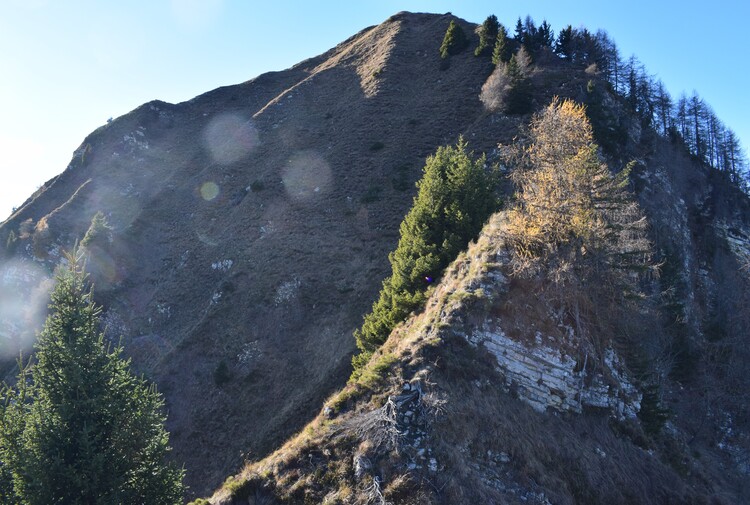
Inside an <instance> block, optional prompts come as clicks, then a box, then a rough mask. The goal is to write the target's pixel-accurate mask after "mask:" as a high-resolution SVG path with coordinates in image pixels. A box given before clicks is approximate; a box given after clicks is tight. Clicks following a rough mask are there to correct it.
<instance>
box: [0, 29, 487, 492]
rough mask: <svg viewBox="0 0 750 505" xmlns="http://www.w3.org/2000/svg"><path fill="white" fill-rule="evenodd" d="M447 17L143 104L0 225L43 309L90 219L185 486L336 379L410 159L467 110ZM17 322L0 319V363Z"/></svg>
mask: <svg viewBox="0 0 750 505" xmlns="http://www.w3.org/2000/svg"><path fill="white" fill-rule="evenodd" d="M447 23H448V18H446V17H444V16H436V15H398V16H394V17H393V18H391V19H390V20H388V21H387V22H385V23H384V24H382V25H380V26H377V27H373V28H368V29H365V30H363V31H362V32H360V33H359V34H357V35H355V36H354V37H352V38H351V39H349V40H347V41H345V42H343V43H342V44H340V45H339V46H337V47H335V48H334V49H332V50H330V51H329V52H327V53H325V54H323V55H321V56H318V57H316V58H312V59H310V60H307V61H304V62H302V63H300V64H299V65H297V66H295V67H293V68H291V69H289V70H287V71H283V72H276V73H271V74H265V75H262V76H260V77H258V78H256V79H254V80H252V81H249V82H247V83H243V84H240V85H237V86H229V87H225V88H219V89H217V90H214V91H212V92H209V93H206V94H204V95H201V96H199V97H197V98H195V99H193V100H191V101H189V102H185V103H181V104H178V105H171V104H167V103H163V102H158V101H155V102H151V103H148V104H145V105H143V106H141V107H139V108H138V109H136V110H134V111H133V112H131V113H130V114H128V115H126V116H123V117H121V118H118V119H116V120H114V121H112V122H111V123H109V124H107V125H105V126H103V127H101V128H100V129H98V130H97V131H95V132H93V133H92V134H91V135H90V136H89V137H87V138H86V139H85V140H84V142H83V143H82V144H81V147H80V148H79V149H78V150H77V151H76V153H75V155H74V157H73V160H72V161H71V163H70V165H69V167H68V168H67V169H66V170H65V171H64V172H63V173H61V174H60V175H59V176H58V177H56V178H55V179H53V180H51V181H49V182H47V183H46V184H45V185H44V186H43V187H42V188H41V189H40V190H39V191H38V192H37V193H36V194H35V195H33V196H32V197H31V198H30V199H29V200H28V201H27V202H26V203H25V204H24V205H23V206H21V207H20V208H19V209H18V211H17V212H16V213H15V214H14V215H13V216H12V217H11V218H10V219H9V220H7V221H6V222H5V223H3V224H2V225H1V226H0V236H2V238H3V243H5V242H6V239H7V237H8V235H9V234H10V232H11V231H13V232H14V234H15V235H16V236H17V237H19V240H18V242H16V243H15V244H14V246H15V254H14V255H13V256H11V257H8V258H5V259H4V263H3V269H4V272H5V273H4V276H3V279H4V281H3V282H4V283H5V286H6V288H11V289H12V292H11V294H10V295H9V296H10V297H13V298H14V299H17V298H18V293H19V292H24V293H27V294H28V296H30V297H35V299H37V300H38V304H39V305H41V307H42V310H41V311H40V312H43V307H44V306H45V305H46V301H44V296H43V295H41V296H39V295H36V294H35V293H37V292H38V291H39V290H40V289H41V287H40V285H42V287H43V285H44V279H46V278H47V276H48V275H49V272H50V271H51V269H52V268H53V266H54V264H55V263H56V262H57V261H58V260H59V257H60V256H59V251H60V249H61V248H67V247H70V246H71V245H72V244H73V242H74V241H75V240H80V239H81V238H82V237H83V235H84V234H85V232H86V230H87V228H88V227H89V223H90V221H91V219H92V217H93V216H94V214H95V213H96V212H98V211H101V212H103V213H104V214H105V215H106V217H107V220H108V222H109V224H110V225H111V226H112V228H113V230H112V241H111V242H110V243H108V244H107V245H106V247H103V248H99V250H98V251H97V252H96V254H95V255H94V257H93V258H92V259H91V260H90V268H91V269H94V270H95V271H96V272H97V273H98V274H97V275H96V276H95V279H94V280H95V284H96V291H97V295H98V299H99V301H100V302H101V303H103V304H104V305H105V307H106V316H105V317H106V319H107V320H108V322H109V323H110V331H109V332H108V333H109V334H111V335H112V338H114V339H117V338H118V336H119V335H120V334H122V337H123V344H124V345H125V348H126V350H127V352H128V353H129V354H130V355H132V356H133V358H134V363H135V366H136V367H137V368H138V369H139V370H141V371H143V372H145V373H146V374H147V375H148V376H149V377H150V378H152V379H154V380H155V381H156V382H157V383H158V385H159V388H160V390H161V391H163V392H164V394H165V395H166V398H167V405H168V409H169V426H168V427H169V429H170V431H171V434H172V439H171V440H172V444H173V446H174V448H175V457H176V458H177V459H178V460H179V461H182V462H184V463H185V465H186V467H187V470H188V479H187V481H188V484H189V485H190V486H191V487H192V489H194V490H196V491H198V492H205V491H207V490H208V489H210V488H213V487H214V486H215V485H216V484H217V483H218V482H220V479H221V478H223V476H224V475H226V473H228V472H229V471H230V470H231V469H232V468H237V466H238V465H239V464H240V462H241V461H242V458H243V454H246V455H253V456H256V455H261V454H264V453H265V452H267V451H269V450H270V449H272V448H273V447H274V446H276V445H277V444H278V443H279V442H281V441H282V440H283V439H284V438H286V437H287V436H289V435H290V434H291V433H293V432H294V431H295V430H297V429H299V427H300V426H301V425H302V423H304V422H305V420H306V419H308V418H309V417H310V416H311V415H312V414H313V413H314V411H315V410H316V409H317V406H318V405H319V404H320V402H321V400H322V399H323V398H324V397H325V396H327V395H328V394H330V392H331V391H332V390H333V388H335V387H336V386H338V385H340V384H342V383H343V381H344V380H345V379H346V377H347V376H348V374H349V366H350V365H349V362H350V357H351V354H352V352H353V350H354V342H353V339H352V337H351V335H352V331H353V330H354V328H355V327H356V326H358V324H359V322H360V320H361V316H362V314H363V313H364V312H365V310H366V309H367V308H368V307H369V305H370V303H371V301H372V298H373V297H374V296H375V293H376V292H377V288H378V286H379V283H380V281H381V280H382V278H383V277H384V275H385V271H386V270H385V268H386V265H387V253H388V251H389V250H391V249H392V248H393V246H394V244H395V239H396V230H397V227H398V223H399V221H400V219H401V218H402V216H403V214H404V213H405V211H406V209H407V208H408V205H409V202H410V200H411V197H412V194H413V182H414V181H415V180H416V178H417V177H418V176H419V169H420V167H421V165H422V163H423V160H424V157H425V156H426V155H427V154H429V153H430V152H431V151H432V150H433V149H434V148H435V146H438V145H441V144H444V143H447V142H451V141H455V139H456V138H457V135H458V133H459V132H461V131H465V130H467V128H468V127H469V125H471V124H472V123H473V122H474V121H476V119H477V118H478V117H480V116H481V115H482V113H483V110H482V106H481V103H480V102H479V99H478V97H477V94H476V90H477V89H479V87H480V86H481V83H482V82H483V80H484V79H485V77H486V75H487V73H488V71H489V69H488V63H487V62H486V61H478V60H475V59H472V58H469V57H466V58H461V59H456V61H454V63H453V68H452V72H450V73H445V72H441V71H440V69H439V62H438V61H436V60H435V58H434V57H433V56H434V55H435V54H437V51H438V47H439V45H440V39H441V37H442V33H443V32H444V31H445V26H447ZM469 29H470V28H468V27H467V30H469ZM493 141H494V139H493ZM490 145H491V143H490V142H489V138H488V139H487V143H486V144H485V145H484V146H481V147H483V148H488V147H489V146H490ZM473 147H474V146H473ZM5 291H8V290H7V289H6V290H5ZM6 306H7V305H6ZM28 317H30V316H29V315H28V314H26V313H24V314H20V315H19V314H18V311H15V312H11V313H9V314H7V315H6V317H5V318H4V321H3V322H4V324H5V326H4V328H5V329H4V334H5V336H6V339H5V341H6V343H7V345H6V346H7V347H11V349H10V350H8V352H7V354H6V356H9V361H11V362H13V361H14V360H15V357H16V356H17V352H16V348H15V344H14V341H17V340H19V339H21V338H26V339H28V338H29V336H28V334H27V335H25V336H21V335H19V334H18V333H19V332H20V331H22V330H26V327H25V326H24V325H23V324H22V323H21V322H20V321H19V319H20V320H21V321H26V320H27V319H28Z"/></svg>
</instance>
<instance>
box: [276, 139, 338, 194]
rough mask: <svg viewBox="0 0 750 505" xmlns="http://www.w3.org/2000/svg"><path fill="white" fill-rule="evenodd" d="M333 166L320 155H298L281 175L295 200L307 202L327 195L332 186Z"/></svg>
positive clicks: (305, 153)
mask: <svg viewBox="0 0 750 505" xmlns="http://www.w3.org/2000/svg"><path fill="white" fill-rule="evenodd" d="M331 178H332V175H331V166H330V165H329V164H328V162H327V161H326V160H324V159H323V157H322V156H320V155H319V154H318V153H316V152H314V151H303V152H301V153H297V154H295V155H294V156H292V158H291V159H290V160H289V163H288V164H287V166H286V167H284V170H283V171H282V174H281V180H282V182H283V183H284V189H285V190H286V192H287V194H288V195H289V196H290V197H291V198H293V199H294V200H297V201H301V202H306V201H310V200H311V199H313V198H315V197H316V196H320V195H322V194H324V193H326V192H327V191H328V190H329V189H330V186H331Z"/></svg>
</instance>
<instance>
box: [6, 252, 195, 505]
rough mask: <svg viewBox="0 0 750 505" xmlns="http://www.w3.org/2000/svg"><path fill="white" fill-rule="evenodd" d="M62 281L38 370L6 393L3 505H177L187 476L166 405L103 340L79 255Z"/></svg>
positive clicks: (26, 371) (41, 338)
mask: <svg viewBox="0 0 750 505" xmlns="http://www.w3.org/2000/svg"><path fill="white" fill-rule="evenodd" d="M67 259H68V264H67V266H65V267H61V268H60V270H59V271H58V273H57V285H56V287H55V289H54V291H53V293H52V303H51V305H50V309H51V313H50V316H49V317H48V318H47V321H46V323H45V326H44V329H43V330H42V332H41V334H40V336H39V340H38V342H37V344H36V363H35V364H34V365H33V366H31V367H30V370H29V368H28V367H27V368H24V367H22V371H21V373H20V375H19V378H18V385H17V386H16V387H13V388H11V387H6V389H5V391H4V395H3V396H4V398H3V399H4V402H3V406H2V410H0V493H3V496H0V497H1V498H2V499H3V503H7V504H16V503H18V504H24V505H48V504H71V505H77V504H80V505H84V504H85V505H90V504H108V505H109V504H123V505H125V504H128V505H130V504H132V505H141V504H159V505H161V504H175V503H180V502H181V499H182V491H183V487H182V475H183V472H182V470H180V469H178V468H175V467H174V466H173V465H171V464H167V463H166V462H165V457H166V455H167V452H168V451H169V447H168V445H167V444H168V435H167V432H166V431H165V429H164V426H163V424H164V420H165V416H164V414H163V413H162V409H163V400H162V399H161V396H160V395H159V394H158V393H157V391H156V389H155V388H154V387H153V386H150V385H148V384H147V383H146V382H145V380H144V379H142V378H138V377H135V376H134V375H132V374H131V372H130V370H129V362H128V361H126V360H124V359H122V358H121V357H120V353H121V349H120V348H117V349H115V350H114V351H109V350H108V349H107V348H106V346H105V343H104V340H103V334H102V333H101V331H100V330H99V314H100V309H99V307H97V306H95V305H94V303H93V301H92V294H91V291H90V289H89V288H87V282H86V276H85V274H84V272H83V266H82V254H81V253H80V252H75V253H73V254H71V255H68V257H67Z"/></svg>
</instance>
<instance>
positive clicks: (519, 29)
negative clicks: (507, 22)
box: [514, 16, 527, 44]
mask: <svg viewBox="0 0 750 505" xmlns="http://www.w3.org/2000/svg"><path fill="white" fill-rule="evenodd" d="M514 35H515V36H514V38H515V39H516V42H518V43H519V44H525V43H526V42H527V41H526V35H527V33H526V30H525V29H524V26H523V22H522V21H521V18H520V16H519V18H518V20H517V21H516V29H515V33H514Z"/></svg>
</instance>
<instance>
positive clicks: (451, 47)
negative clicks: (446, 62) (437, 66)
mask: <svg viewBox="0 0 750 505" xmlns="http://www.w3.org/2000/svg"><path fill="white" fill-rule="evenodd" d="M468 44H469V41H468V40H467V38H466V34H465V33H464V30H463V28H461V25H459V24H458V23H456V22H455V21H452V20H451V24H450V25H448V30H447V31H446V32H445V37H443V43H442V44H441V45H440V57H441V58H443V59H445V58H447V57H448V56H453V55H456V54H458V53H460V52H461V51H463V50H464V49H465V48H466V46H467V45H468Z"/></svg>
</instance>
